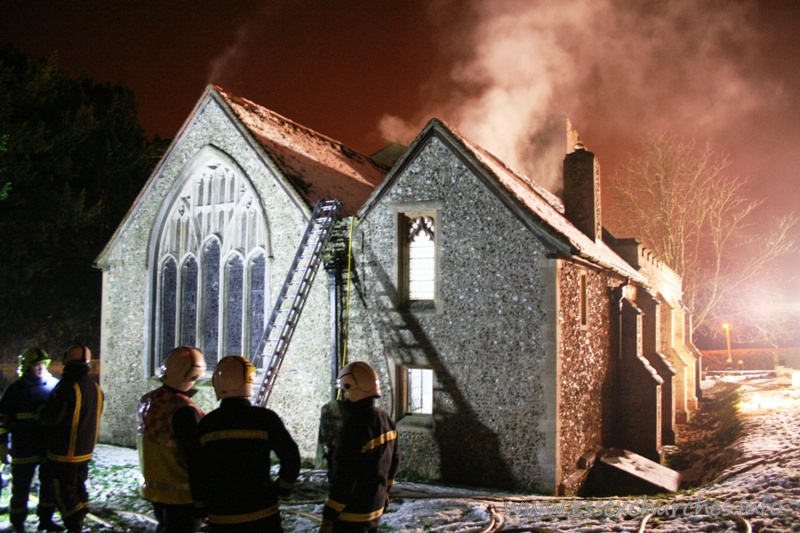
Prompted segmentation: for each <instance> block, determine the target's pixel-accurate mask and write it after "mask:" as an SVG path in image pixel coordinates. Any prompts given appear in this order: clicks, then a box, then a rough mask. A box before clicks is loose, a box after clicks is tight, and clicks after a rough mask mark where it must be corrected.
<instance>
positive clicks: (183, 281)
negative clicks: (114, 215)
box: [150, 156, 270, 370]
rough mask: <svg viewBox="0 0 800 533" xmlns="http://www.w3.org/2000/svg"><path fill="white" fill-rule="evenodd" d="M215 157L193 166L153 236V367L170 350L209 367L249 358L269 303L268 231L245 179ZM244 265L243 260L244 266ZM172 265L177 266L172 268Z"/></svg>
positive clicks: (232, 167) (234, 169) (157, 365)
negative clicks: (190, 351) (195, 356)
mask: <svg viewBox="0 0 800 533" xmlns="http://www.w3.org/2000/svg"><path fill="white" fill-rule="evenodd" d="M222 159H223V158H221V157H214V156H212V157H208V156H206V157H205V159H204V160H203V161H202V162H200V163H199V164H196V165H194V166H193V167H192V168H191V170H190V175H189V176H188V179H185V180H183V181H182V182H181V183H182V184H181V185H179V187H180V191H178V194H176V195H174V196H173V198H174V200H173V201H172V205H171V206H170V207H169V208H168V209H167V210H166V211H165V214H164V215H163V216H162V225H161V230H160V231H159V233H158V236H157V239H158V240H157V243H158V244H157V247H156V250H155V254H156V260H155V261H153V262H152V263H151V264H156V265H160V266H159V268H158V269H156V270H155V272H154V275H155V277H156V279H155V285H154V286H155V287H156V289H157V290H155V291H154V293H155V298H156V302H155V305H154V306H153V309H154V310H155V312H154V317H153V322H154V324H153V327H152V328H151V329H150V331H151V332H153V333H152V334H153V337H154V338H153V339H152V342H151V346H153V369H154V370H155V369H157V368H158V367H159V366H160V365H161V364H162V363H163V358H164V356H165V355H166V354H167V353H168V352H169V350H171V349H172V348H174V347H175V346H176V345H178V344H184V345H190V346H196V347H198V348H199V349H200V350H201V351H202V352H203V353H204V355H205V357H206V364H207V365H208V367H209V369H212V368H213V367H214V366H215V365H216V363H217V361H218V359H219V358H220V357H221V356H223V355H229V354H236V355H239V354H241V355H244V356H245V357H250V356H251V355H252V353H253V351H254V350H255V349H256V348H257V347H256V346H255V344H256V343H257V342H258V340H259V338H260V335H261V332H262V330H263V327H264V317H265V315H266V306H267V305H268V303H269V301H270V297H269V282H268V280H269V271H268V269H269V264H268V261H267V260H266V258H267V256H268V250H269V230H268V226H267V219H266V216H265V214H264V211H263V208H262V207H261V202H260V201H259V200H258V197H257V196H256V193H255V191H254V189H253V187H252V185H251V184H250V182H249V181H248V180H247V178H246V177H244V175H243V174H242V173H241V171H239V169H238V168H236V167H235V166H234V165H232V164H227V163H225V162H224V161H223V160H222ZM245 259H246V260H245ZM179 265H180V266H179Z"/></svg>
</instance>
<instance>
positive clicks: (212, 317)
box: [202, 239, 219, 368]
mask: <svg viewBox="0 0 800 533" xmlns="http://www.w3.org/2000/svg"><path fill="white" fill-rule="evenodd" d="M202 287H203V318H204V320H203V333H204V336H203V354H204V355H205V356H206V365H207V366H209V367H211V368H213V367H214V366H215V365H216V364H217V353H218V350H219V346H218V345H217V340H218V339H219V241H217V240H216V239H213V240H211V241H209V242H208V244H206V247H205V250H203V284H202Z"/></svg>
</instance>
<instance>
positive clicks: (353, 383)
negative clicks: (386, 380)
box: [336, 361, 381, 402]
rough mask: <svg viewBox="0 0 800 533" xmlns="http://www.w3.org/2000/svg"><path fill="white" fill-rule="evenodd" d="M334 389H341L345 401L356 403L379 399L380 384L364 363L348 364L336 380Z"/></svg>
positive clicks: (367, 364) (372, 371)
mask: <svg viewBox="0 0 800 533" xmlns="http://www.w3.org/2000/svg"><path fill="white" fill-rule="evenodd" d="M336 388H338V389H343V390H344V392H345V395H346V396H347V399H348V400H350V401H351V402H357V401H359V400H363V399H364V398H380V397H381V384H380V381H379V380H378V374H376V373H375V370H373V369H372V367H371V366H369V363H365V362H364V361H355V362H353V363H348V364H347V366H345V367H344V368H343V369H342V371H341V372H339V378H338V379H337V380H336Z"/></svg>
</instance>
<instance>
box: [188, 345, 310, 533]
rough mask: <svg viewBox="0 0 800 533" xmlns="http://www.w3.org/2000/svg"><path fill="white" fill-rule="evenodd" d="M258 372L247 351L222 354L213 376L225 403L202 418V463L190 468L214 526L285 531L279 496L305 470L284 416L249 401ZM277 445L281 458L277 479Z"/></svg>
mask: <svg viewBox="0 0 800 533" xmlns="http://www.w3.org/2000/svg"><path fill="white" fill-rule="evenodd" d="M255 375H256V370H255V368H254V367H253V365H251V364H250V362H249V361H248V360H247V359H245V358H244V357H240V356H238V355H229V356H227V357H223V358H222V359H221V360H220V362H219V363H218V364H217V366H216V368H215V369H214V374H213V376H212V383H213V385H214V392H215V393H216V395H217V399H219V400H221V401H220V405H219V407H218V408H217V409H214V410H213V411H211V412H210V413H208V414H207V415H206V416H205V417H204V418H203V419H202V420H200V422H199V423H198V424H197V435H198V440H199V443H200V464H201V465H202V468H193V469H192V470H191V472H190V474H191V475H192V478H191V479H192V483H193V484H194V486H193V490H195V486H196V493H197V494H198V495H199V497H200V501H201V504H204V505H205V507H206V511H207V515H208V523H209V526H210V531H212V532H251V531H252V532H281V531H283V529H282V528H281V516H280V511H279V508H278V497H279V496H281V497H285V496H287V495H288V494H289V492H290V491H291V489H292V488H293V487H294V483H295V480H296V479H297V475H298V474H299V473H300V453H299V450H298V448H297V444H295V442H294V440H293V439H292V437H291V435H289V432H288V431H287V430H286V428H285V427H284V425H283V422H282V421H281V419H280V417H279V416H278V415H277V414H275V413H274V412H273V411H271V410H269V409H265V408H263V407H258V406H254V405H251V404H250V400H249V398H250V396H251V395H252V394H253V383H254V382H255ZM272 451H274V452H275V454H276V455H277V456H278V459H279V460H280V470H279V472H278V479H277V480H276V481H273V480H272V479H271V477H270V452H272ZM195 476H196V477H195Z"/></svg>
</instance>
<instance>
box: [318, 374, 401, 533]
mask: <svg viewBox="0 0 800 533" xmlns="http://www.w3.org/2000/svg"><path fill="white" fill-rule="evenodd" d="M336 386H337V387H338V388H339V389H341V390H342V391H344V395H345V400H346V401H344V402H343V403H342V405H341V409H342V412H343V415H344V416H343V420H344V423H343V425H342V429H341V430H339V432H338V434H337V435H336V445H335V446H334V448H333V456H332V458H331V468H330V472H329V475H328V478H329V481H330V487H329V492H328V498H327V500H325V507H324V509H323V511H322V518H323V520H322V525H321V526H320V528H319V531H320V533H330V532H337V533H338V532H377V531H378V524H379V523H380V517H381V515H382V514H383V513H384V511H385V510H386V507H387V506H388V504H389V489H390V488H391V486H392V483H393V482H394V476H395V474H396V473H397V466H398V464H399V458H400V456H399V455H398V453H397V431H396V429H395V424H394V421H392V419H391V418H389V416H388V415H387V414H386V413H385V412H384V411H382V410H381V409H378V408H377V407H375V398H380V396H381V390H380V383H379V381H378V375H377V374H376V373H375V370H373V369H372V367H371V366H370V365H369V364H368V363H365V362H363V361H356V362H353V363H349V364H348V365H347V366H345V367H344V368H343V369H342V371H341V372H340V373H339V379H338V380H337V382H336Z"/></svg>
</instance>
